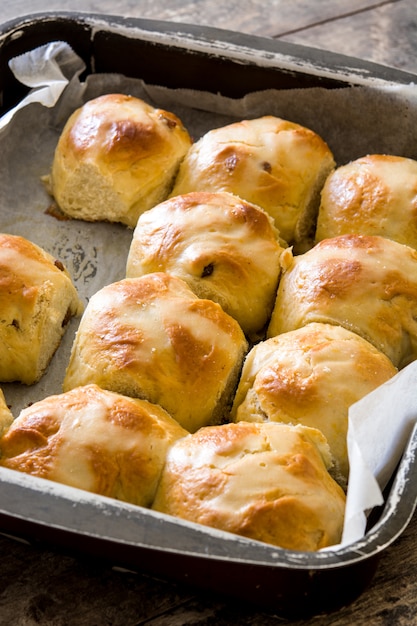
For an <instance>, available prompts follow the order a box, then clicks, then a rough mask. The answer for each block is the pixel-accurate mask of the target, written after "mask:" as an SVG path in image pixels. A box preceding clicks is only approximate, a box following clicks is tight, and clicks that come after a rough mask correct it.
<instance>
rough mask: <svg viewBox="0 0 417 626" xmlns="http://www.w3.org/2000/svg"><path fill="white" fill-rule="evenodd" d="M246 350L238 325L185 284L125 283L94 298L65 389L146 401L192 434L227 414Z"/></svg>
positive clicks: (153, 279) (153, 278)
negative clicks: (99, 390) (95, 388)
mask: <svg viewBox="0 0 417 626" xmlns="http://www.w3.org/2000/svg"><path fill="white" fill-rule="evenodd" d="M246 350H247V342H246V339H245V335H244V334H243V332H242V330H241V328H240V327H239V325H238V323H237V322H236V321H235V320H234V319H233V318H232V317H230V316H229V315H227V314H226V313H225V312H224V311H223V310H222V309H221V307H220V306H219V305H218V304H216V303H214V302H212V301H211V300H202V299H199V298H197V296H196V295H194V293H193V292H192V291H191V290H190V288H189V287H188V286H187V284H186V283H185V282H184V281H182V280H181V279H179V278H176V277H174V276H170V275H168V274H165V273H153V274H147V275H145V276H142V277H140V278H126V279H124V280H121V281H119V282H117V283H112V284H110V285H108V286H106V287H104V288H103V289H101V290H100V291H99V292H97V293H96V294H95V295H94V296H93V297H92V298H91V299H90V301H89V303H88V305H87V307H86V310H85V313H84V315H83V317H82V319H81V323H80V326H79V329H78V332H77V335H76V338H75V341H74V345H73V349H72V354H71V358H70V362H69V365H68V369H67V373H66V376H65V381H64V390H69V389H71V388H73V387H78V386H80V385H86V384H88V383H95V384H97V385H99V386H100V387H103V388H104V389H110V390H112V391H116V392H118V393H122V394H124V395H127V396H132V397H139V398H145V399H146V400H149V401H150V402H154V403H155V404H160V405H161V406H162V407H163V408H164V409H165V410H166V411H168V413H169V414H170V415H171V416H172V417H174V418H175V419H176V420H177V421H178V422H179V423H180V424H181V425H182V426H183V427H184V428H186V429H187V430H189V431H194V430H196V429H197V428H199V427H200V426H203V425H205V424H208V423H212V422H216V421H218V420H221V419H223V417H224V414H225V412H226V411H227V409H230V405H231V402H232V398H231V396H232V394H234V391H235V386H236V385H237V380H238V376H239V374H240V368H241V365H242V362H243V358H244V355H245V353H246Z"/></svg>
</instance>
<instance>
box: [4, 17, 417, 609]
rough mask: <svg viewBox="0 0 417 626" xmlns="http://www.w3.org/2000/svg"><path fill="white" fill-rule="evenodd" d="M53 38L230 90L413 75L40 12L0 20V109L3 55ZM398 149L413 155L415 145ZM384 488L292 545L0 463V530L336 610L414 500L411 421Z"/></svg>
mask: <svg viewBox="0 0 417 626" xmlns="http://www.w3.org/2000/svg"><path fill="white" fill-rule="evenodd" d="M55 40H62V41H66V42H68V43H69V45H70V46H71V47H72V48H73V49H74V50H75V51H76V53H77V54H78V55H79V56H80V57H81V58H82V59H83V60H84V62H85V65H86V74H89V73H102V72H106V73H107V72H110V73H113V72H114V73H119V74H124V75H126V76H129V77H132V78H141V79H143V80H144V81H146V82H149V83H153V84H157V85H162V86H165V87H168V88H175V89H176V88H183V89H198V90H204V91H206V92H207V91H208V92H212V93H213V94H217V93H220V94H223V95H224V96H226V97H228V98H232V99H234V98H241V97H243V96H245V95H246V94H250V93H253V92H257V91H261V90H264V89H278V90H288V89H292V90H298V89H304V88H306V87H309V88H310V87H320V88H323V89H325V90H340V89H349V88H351V87H352V86H354V85H364V86H365V87H369V88H370V89H373V88H377V87H378V86H380V85H391V86H397V87H398V86H404V87H408V86H410V85H411V86H412V85H413V83H415V82H416V76H415V75H412V74H408V73H405V72H401V71H398V70H395V69H392V68H387V67H384V66H379V65H376V64H372V63H368V62H365V61H361V60H358V59H352V58H350V57H345V56H342V55H337V54H331V53H328V52H324V51H321V50H317V49H311V48H307V47H303V46H297V45H292V44H288V43H283V42H279V41H275V40H272V39H264V38H261V37H254V36H250V35H243V34H241V33H234V32H230V31H224V30H219V29H213V28H206V27H198V26H190V25H185V24H169V23H165V22H161V21H153V20H152V21H150V20H140V19H125V18H122V17H118V16H99V15H90V14H85V15H79V14H78V15H76V14H72V13H66V12H64V13H45V14H36V15H29V16H26V17H23V18H21V19H19V20H15V21H13V22H9V23H6V24H4V25H2V26H0V96H1V100H0V103H1V107H0V113H4V112H6V111H8V110H9V109H10V108H12V107H13V106H14V105H15V104H17V103H18V102H19V101H20V100H21V99H22V98H23V97H24V96H25V95H26V93H27V91H28V88H27V87H25V86H23V85H22V84H20V83H19V82H18V81H17V80H16V79H15V78H14V76H13V74H12V72H11V71H10V69H9V65H8V62H9V60H10V59H11V58H12V57H15V56H17V55H20V54H21V53H24V52H26V51H28V50H32V49H33V48H35V47H36V46H40V45H42V44H45V43H48V42H50V41H55ZM394 91H395V89H394ZM294 93H297V92H294ZM415 150H417V147H416V148H415ZM405 152H407V150H405ZM404 156H410V157H413V158H417V152H416V153H415V154H412V153H404ZM0 221H1V216H0ZM385 495H386V498H385V504H384V506H383V507H381V508H380V509H379V510H378V511H374V512H373V514H372V515H371V517H370V520H372V521H370V523H369V528H368V530H367V533H366V535H365V537H364V538H363V539H360V540H359V541H356V542H355V543H353V544H350V545H348V546H346V547H337V548H335V549H329V550H325V551H322V552H318V553H300V552H292V551H288V550H282V549H279V548H275V547H272V546H268V545H265V544H262V543H259V542H255V541H251V540H247V539H245V538H239V537H236V536H234V535H230V534H228V533H223V532H221V531H216V530H214V529H209V528H206V527H202V526H199V525H196V524H191V523H187V522H184V521H181V520H178V519H175V518H172V517H169V516H164V515H161V514H159V513H155V512H152V511H149V510H146V509H142V508H141V507H137V506H133V505H129V504H126V503H122V502H118V501H115V500H112V499H110V498H105V497H100V496H96V495H94V494H90V493H87V492H83V491H80V490H77V489H73V488H70V487H66V486H64V485H58V484H55V483H52V482H50V481H46V480H43V479H38V478H35V477H32V476H28V475H26V474H21V473H19V472H14V471H12V470H6V469H2V470H1V471H0V532H2V533H4V534H8V535H12V536H16V537H21V538H26V539H28V540H29V541H36V542H37V541H40V542H47V544H52V545H55V546H59V547H60V548H64V549H65V550H71V551H73V550H75V551H77V552H81V553H85V554H91V555H95V556H97V557H99V558H100V559H103V558H104V559H106V560H107V561H108V562H109V563H111V564H113V565H117V566H121V567H126V568H129V569H131V570H133V571H141V572H146V573H148V574H151V575H155V576H158V577H163V578H165V579H167V580H172V581H175V582H181V583H187V584H190V585H192V586H193V587H198V588H201V589H204V590H210V591H214V592H218V593H220V594H222V595H223V594H226V595H227V596H228V597H233V598H239V599H240V600H241V601H250V602H252V603H255V604H257V605H261V606H262V607H263V609H267V608H268V609H271V610H273V611H274V612H275V613H279V614H282V615H286V616H291V617H303V616H304V617H308V616H310V615H314V614H317V613H319V612H323V611H333V610H337V609H338V608H340V607H341V606H343V605H346V604H348V603H350V602H351V601H352V600H353V599H355V598H356V597H357V596H358V595H359V594H361V593H362V592H363V591H364V590H365V589H366V587H367V585H368V584H369V583H370V581H371V579H372V577H373V575H374V573H375V571H376V568H377V565H378V561H379V557H380V555H381V552H382V551H383V550H384V549H385V548H387V547H388V546H389V545H390V544H392V543H393V542H394V541H395V540H396V538H397V537H398V536H399V535H400V534H401V532H402V531H403V530H404V528H405V527H406V526H407V524H408V522H409V521H410V519H411V517H412V515H413V513H414V510H415V507H416V503H417V429H416V428H415V429H414V431H413V433H412V436H411V438H410V440H409V443H408V445H407V446H406V448H405V450H404V453H403V456H402V459H401V461H400V463H399V465H398V467H397V469H396V471H395V473H394V475H393V477H392V479H391V481H390V483H389V486H388V487H387V489H386V493H385ZM399 574H400V573H399Z"/></svg>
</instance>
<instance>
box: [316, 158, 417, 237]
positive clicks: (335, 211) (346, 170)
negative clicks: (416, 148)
mask: <svg viewBox="0 0 417 626" xmlns="http://www.w3.org/2000/svg"><path fill="white" fill-rule="evenodd" d="M347 233H358V234H361V235H379V236H381V237H388V238H389V239H393V240H394V241H398V242H399V243H403V244H405V245H407V246H410V247H412V248H414V249H417V161H415V160H413V159H407V158H404V157H398V156H392V155H384V154H370V155H367V156H364V157H362V158H360V159H357V160H355V161H351V162H350V163H347V164H346V165H343V166H341V167H339V168H337V169H336V170H335V171H334V172H332V173H331V174H330V175H329V177H328V178H327V180H326V183H325V185H324V187H323V191H322V195H321V205H320V209H319V214H318V220H317V231H316V242H317V241H321V240H322V239H328V238H329V237H336V236H338V235H344V234H347Z"/></svg>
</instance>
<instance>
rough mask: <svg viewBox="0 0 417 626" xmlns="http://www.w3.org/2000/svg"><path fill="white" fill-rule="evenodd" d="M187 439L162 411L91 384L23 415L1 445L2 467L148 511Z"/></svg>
mask: <svg viewBox="0 0 417 626" xmlns="http://www.w3.org/2000/svg"><path fill="white" fill-rule="evenodd" d="M186 434H187V432H186V431H185V430H183V429H182V428H181V427H180V426H179V424H178V423H177V422H175V421H174V420H173V419H172V418H171V417H170V416H169V415H168V414H167V413H166V412H165V411H164V410H163V409H161V408H160V407H158V406H155V405H152V404H150V403H148V402H146V401H144V400H136V399H133V398H125V397H123V396H121V395H118V394H115V393H111V392H109V391H104V390H102V389H100V388H99V387H97V386H95V385H89V386H87V387H80V388H77V389H73V390H72V391H69V392H68V393H65V394H59V395H55V396H49V397H47V398H45V399H44V400H40V401H38V402H36V403H35V404H33V405H32V406H30V407H28V408H26V409H24V410H23V411H22V412H21V413H20V415H19V416H18V417H17V418H16V419H15V421H14V422H13V424H12V426H11V427H10V428H9V430H8V431H7V433H6V434H5V435H3V437H2V438H1V440H0V451H1V457H0V465H2V466H3V467H8V468H10V469H14V470H19V471H21V472H26V473H27V474H32V475H34V476H39V477H41V478H47V479H50V480H54V481H56V482H59V483H63V484H66V485H70V486H72V487H78V488H80V489H85V490H86V491H91V492H93V493H98V494H100V495H104V496H109V497H112V498H117V499H119V500H124V501H127V502H131V503H133V504H138V505H141V506H150V505H151V504H152V501H153V498H154V494H155V490H156V486H157V483H158V481H159V478H160V474H161V471H162V467H163V465H164V463H165V457H166V453H167V450H168V449H169V446H170V445H172V443H173V442H174V441H176V440H177V439H179V438H181V437H183V436H185V435H186Z"/></svg>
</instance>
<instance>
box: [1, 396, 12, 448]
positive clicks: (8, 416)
mask: <svg viewBox="0 0 417 626" xmlns="http://www.w3.org/2000/svg"><path fill="white" fill-rule="evenodd" d="M12 422H13V415H12V412H11V411H10V409H9V407H8V406H7V404H6V398H5V397H4V393H3V390H2V389H0V437H1V435H2V434H3V433H4V432H5V431H6V430H7V429H8V428H9V426H10V424H11V423H12Z"/></svg>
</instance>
